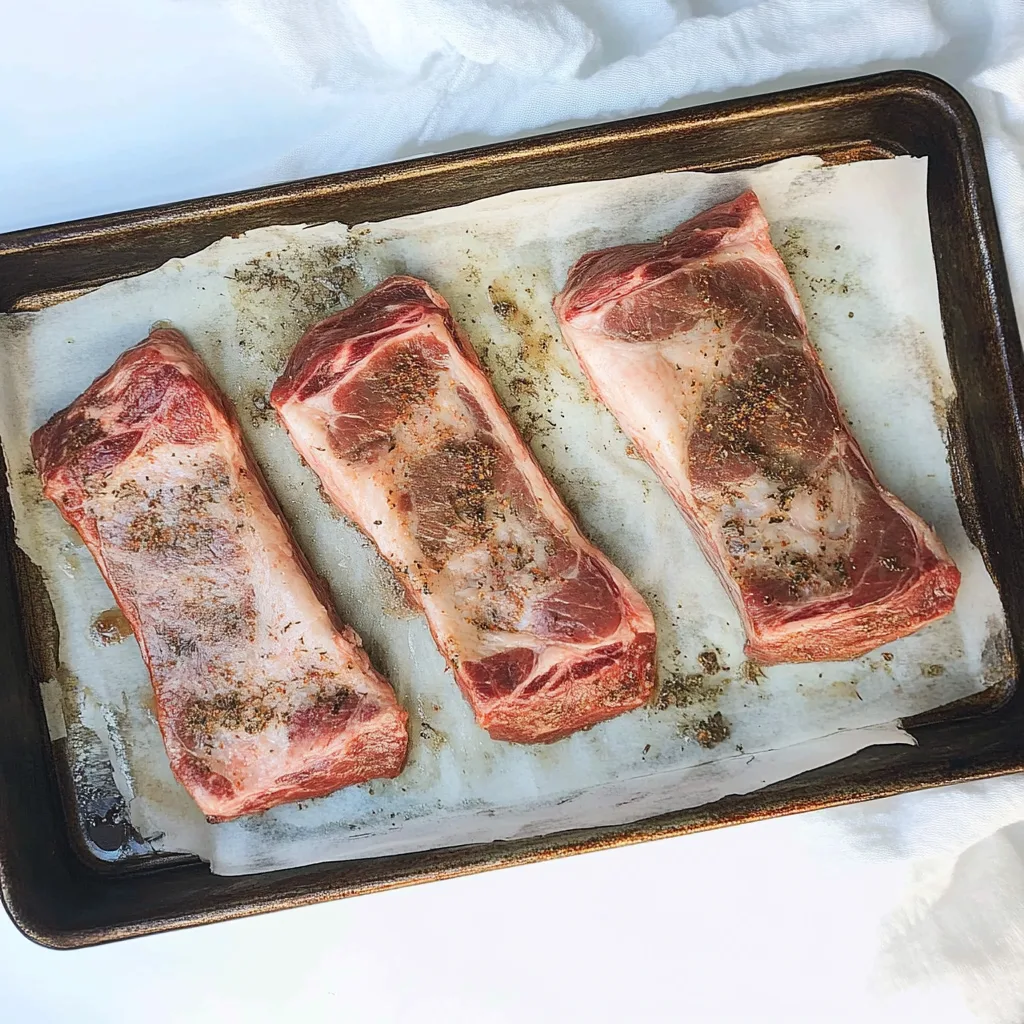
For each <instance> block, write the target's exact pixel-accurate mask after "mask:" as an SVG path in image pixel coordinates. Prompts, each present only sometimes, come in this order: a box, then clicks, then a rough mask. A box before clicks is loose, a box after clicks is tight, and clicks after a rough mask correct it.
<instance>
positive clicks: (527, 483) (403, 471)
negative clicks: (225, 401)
mask: <svg viewBox="0 0 1024 1024" xmlns="http://www.w3.org/2000/svg"><path fill="white" fill-rule="evenodd" d="M271 402H272V404H273V405H274V407H275V408H276V409H277V411H278V414H279V415H280V417H281V421H282V422H283V424H284V425H285V427H286V428H287V430H288V433H289V435H290V436H291V438H292V441H293V443H294V444H295V446H296V448H297V449H298V451H299V453H300V454H301V455H302V457H303V458H304V459H305V460H306V462H308V463H309V465H310V466H311V467H312V469H313V470H314V471H315V472H316V473H317V475H318V476H319V478H320V480H321V482H322V484H323V486H324V489H325V490H326V491H327V493H328V494H329V495H330V497H331V499H332V500H333V501H334V502H335V504H337V506H338V507H339V508H340V509H341V510H342V511H343V512H345V514H346V515H348V516H349V517H350V518H351V519H352V520H354V521H355V522H356V523H357V524H358V525H359V526H360V527H361V528H362V529H363V530H364V531H365V532H366V533H367V534H368V535H369V537H370V538H371V539H372V540H373V541H374V543H375V544H376V545H377V547H378V549H379V550H380V552H381V553H382V554H383V556H384V557H385V558H386V559H387V560H388V562H389V563H390V564H391V566H392V568H393V569H394V571H395V572H396V574H397V576H398V578H399V579H400V580H401V581H402V583H403V584H404V586H405V588H406V591H407V593H408V595H409V598H410V600H411V601H412V602H413V603H414V604H415V605H416V606H417V607H420V608H422V609H423V611H424V613H425V614H426V618H427V622H428V624H429V626H430V630H431V633H432V634H433V637H434V639H435V641H436V643H437V645H438V647H439V649H440V651H441V653H442V654H443V655H444V657H445V658H446V659H447V661H448V664H449V666H450V667H451V669H452V671H453V673H454V675H455V678H456V680H457V681H458V684H459V686H460V688H461V689H462V692H463V693H464V694H465V696H466V698H467V700H468V701H469V702H470V704H471V706H472V708H473V711H474V713H475V715H476V718H477V721H478V722H479V723H480V724H481V725H482V726H483V727H484V728H485V729H486V730H487V731H488V732H489V733H490V735H491V736H492V737H494V738H495V739H501V740H512V741H517V742H524V743H525V742H537V741H549V740H555V739H558V738H560V737H562V736H565V735H567V734H569V733H571V732H573V731H575V730H577V729H581V728H584V727H586V726H590V725H593V724H594V723H596V722H600V721H602V720H604V719H607V718H610V717H612V716H613V715H617V714H619V713H621V712H623V711H628V710H630V709H632V708H636V707H639V706H640V705H641V704H643V703H645V702H646V700H647V699H648V697H649V696H650V694H651V691H652V689H653V687H654V683H655V669H654V651H655V631H654V620H653V617H652V615H651V612H650V610H649V609H648V607H647V605H646V603H645V602H644V600H643V598H642V597H640V595H639V594H638V593H637V592H636V590H635V589H634V588H633V587H632V585H631V584H630V583H629V581H628V580H627V579H626V578H625V576H623V574H622V573H621V572H619V570H618V569H616V568H615V567H614V566H613V565H612V564H611V563H610V562H609V561H608V559H607V558H605V557H604V555H602V554H601V552H599V551H598V550H597V549H596V548H595V547H594V546H593V545H592V544H590V543H589V542H588V541H587V540H586V539H585V538H584V537H583V536H582V535H581V534H580V532H579V530H578V528H577V527H576V524H575V522H574V521H573V519H572V516H571V515H570V514H569V512H568V511H567V509H566V508H565V506H564V504H563V503H562V501H561V500H560V499H559V497H558V496H557V494H556V493H555V491H554V490H553V488H552V487H551V484H550V483H549V482H548V480H547V479H546V477H545V476H544V474H543V472H542V471H541V469H540V468H539V466H538V465H537V463H536V461H535V460H534V458H533V456H532V454H531V453H530V451H529V449H528V448H527V447H526V445H525V444H524V443H523V441H522V439H521V438H520V436H519V434H518V433H517V432H516V430H515V427H514V426H513V425H512V423H511V421H510V420H509V418H508V415H507V414H506V412H505V410H504V409H503V408H502V406H501V404H500V402H499V401H498V398H497V396H496V395H495V393H494V389H493V388H492V387H491V384H490V381H489V380H488V378H487V376H486V375H485V373H484V372H483V370H482V369H481V367H480V364H479V361H478V359H477V357H476V353H475V351H474V349H473V348H472V346H471V345H470V344H469V343H468V342H467V341H466V340H465V338H464V337H463V336H462V335H461V333H460V332H459V330H458V328H457V327H456V325H455V323H454V320H453V319H452V316H451V313H450V311H449V308H448V304H447V303H446V302H445V300H444V299H443V298H442V297H441V296H440V295H438V294H437V293H436V292H435V291H434V290H433V289H431V288H430V287H429V286H428V285H427V284H425V283H424V282H423V281H420V280H418V279H416V278H411V277H392V278H389V279H388V280H386V281H384V282H383V283H382V284H380V285H379V286H378V287H377V288H375V289H374V290H373V291H371V292H370V293H368V294H367V295H365V296H363V297H362V298H361V299H359V300H358V301H357V302H356V303H354V304H353V305H352V306H350V307H349V308H347V309H345V310H343V311H342V312H340V313H338V314H336V315H334V316H331V317H328V318H327V319H326V320H323V321H322V322H320V323H318V324H316V325H315V326H313V327H312V328H310V330H309V331H307V333H306V334H305V335H304V336H303V338H302V339H301V340H300V341H299V344H298V345H297V347H296V349H295V351H294V352H293V353H292V356H291V359H290V360H289V363H288V366H287V368H286V369H285V372H284V374H283V375H282V376H281V378H280V379H279V380H278V382H277V384H276V385H275V386H274V389H273V391H272V393H271Z"/></svg>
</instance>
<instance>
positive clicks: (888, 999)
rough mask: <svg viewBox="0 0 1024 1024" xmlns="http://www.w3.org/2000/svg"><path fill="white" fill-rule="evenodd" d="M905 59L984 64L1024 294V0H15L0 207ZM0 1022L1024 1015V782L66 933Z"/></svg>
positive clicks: (248, 178) (2, 110)
mask: <svg viewBox="0 0 1024 1024" xmlns="http://www.w3.org/2000/svg"><path fill="white" fill-rule="evenodd" d="M894 67H916V68H921V69H923V70H928V71H932V72H934V73H937V74H939V75H941V76H942V77H944V78H946V79H948V80H949V81H951V82H953V83H954V84H955V85H956V86H957V87H959V88H960V89H962V91H963V92H964V93H965V95H966V96H967V97H968V99H969V100H970V101H971V103H972V104H973V106H974V109H975V111H976V112H977V114H978V117H979V120H980V122H981V125H982V130H983V133H984V136H985V144H986V150H987V153H988V158H989V165H990V170H991V174H992V179H993V183H994V186H995V189H996V196H997V204H998V210H999V217H1000V224H1001V229H1002V235H1003V244H1004V247H1005V249H1006V252H1007V257H1008V261H1009V264H1010V270H1011V276H1012V278H1013V288H1014V293H1015V297H1016V301H1017V306H1018V309H1020V308H1024V170H1022V159H1024V0H932V2H930V3H929V2H927V0H817V2H801V0H761V2H750V0H690V2H686V0H675V2H673V0H591V2H588V0H562V2H561V3H555V2H547V0H504V2H500V0H148V2H147V3H144V4H139V3H138V2H131V0H93V2H92V3H90V4H87V5H86V4H80V3H76V2H74V0H33V2H32V3H31V4H24V3H20V4H19V3H17V2H16V0H0V139H2V140H3V144H2V146H0V231H2V230H10V229H15V228H18V227H29V226H32V225H35V224H40V223H46V222H53V221H57V220H61V219H66V218H71V217H79V216H87V215H91V214H96V213H101V212H106V211H110V210H117V209H127V208H131V207H136V206H141V205H147V204H151V203H157V202H164V201H169V200H173V199H179V198H184V197H188V196H199V195H205V194H210V193H212V192H218V191H226V190H229V189H237V188H245V187H248V186H252V185H258V184H263V183H266V182H271V181H276V180H284V179H287V178H292V177H298V176H302V175H307V174H315V173H322V172H327V171H334V170H343V169H347V168H351V167H356V166H362V165H369V164H373V163H377V162H380V161H383V160H388V159H393V158H400V157H407V156H413V155H418V154H420V153H424V152H432V151H439V150H444V149H452V148H459V147H462V146H465V145H472V144H476V143H479V142H482V141H487V140H489V139H492V138H510V137H515V136H519V135H526V134H530V133H532V132H535V131H538V130H542V129H550V128H552V127H562V126H566V125H570V124H578V123H583V122H588V121H596V120H605V119H610V118H614V117H618V116H624V115H628V114H633V113H637V112H641V111H648V110H657V109H668V108H672V107H678V106H683V105H687V104H690V103H695V102H701V101H704V100H708V99H713V98H721V97H725V96H736V95H745V94H750V93H755V92H760V91H766V90H768V89H772V88H780V87H785V86H791V85H798V84H804V83H809V82H816V81H827V80H829V79H834V78H839V77H845V76H849V75H852V74H855V73H862V72H867V71H875V70H882V69H886V68H894ZM0 992H2V993H3V1002H2V1005H0V1018H2V1019H4V1020H5V1021H6V1020H10V1021H12V1022H21V1021H56V1020H60V1019H67V1018H71V1017H73V1018H74V1019H75V1020H76V1021H78V1022H80V1024H90V1022H92V1021H104V1022H116V1021H122V1020H123V1021H128V1020H135V1019H138V1018H139V1017H144V1018H145V1019H146V1020H147V1021H149V1022H162V1021H178V1020H189V1021H193V1022H200V1021H206V1020H211V1021H213V1020H217V1021H221V1022H223V1021H233V1020H246V1021H263V1020H267V1021H277V1020H294V1019H300V1015H302V1016H303V1017H304V1019H308V1020H310V1021H317V1020H331V1021H333V1020H336V1019H344V1020H353V1021H403V1022H404V1021H408V1020H410V1019H413V1018H414V1017H416V1018H419V1019H423V1020H441V1019H445V1020H455V1021H462V1020H465V1021H473V1022H477V1021H506V1020H509V1021H511V1020H516V1019H522V1018H526V1017H529V1018H532V1019H535V1020H575V1019H582V1018H583V1017H588V1018H589V1019H591V1020H597V1021H604V1020H608V1021H620V1020H626V1019H629V1020H633V1019H639V1018H640V1017H641V1016H642V1015H646V1016H647V1017H648V1018H649V1019H652V1020H665V1019H671V1020H675V1019H677V1018H682V1017H684V1016H692V1017H695V1018H701V1017H702V1018H703V1019H705V1020H710V1021H716V1022H717V1021H734V1020H735V1021H741V1020H742V1021H752V1022H760V1021H775V1020H779V1021H788V1022H800V1021H814V1022H825V1021H828V1022H832V1021H836V1022H840V1021H851V1022H852V1021H858V1022H860V1021H863V1020H865V1019H867V1020H872V1021H890V1020H892V1021H917V1020H922V1021H923V1020H929V1021H932V1022H937V1024H946V1022H951V1024H954V1022H956V1024H958V1022H961V1021H962V1022H968V1021H972V1022H973V1021H983V1022H986V1024H988V1022H998V1024H1004V1022H1005V1024H1019V1022H1020V1021H1022V1020H1024V779H1022V778H1020V777H1011V778H1005V779H1000V780H993V781H990V782H982V783H975V784H970V785H964V786H959V787H951V788H948V789H944V790H935V791H932V792H928V793H922V794H914V795H910V796H906V797H901V798H896V799H892V800H886V801H878V802H876V803H873V804H868V805H861V806H858V807H852V808H843V809H838V810H834V811H827V812H819V813H816V814H812V815H804V816H801V817H798V818H791V819H783V820H777V821H771V822H764V823H760V824H756V825H749V826H743V827H740V828H732V829H726V830H723V831H720V832H716V833H708V834H704V835H700V836H693V837H687V838H683V839H679V840H670V841H664V842H660V843H655V844H647V845H644V846H640V847H633V848H629V849H625V850H616V851H610V852H607V853H602V854H593V855H590V856H587V857H582V858H573V859H570V860H565V861H559V862H553V863H549V864H544V865H537V866H533V867H530V868H522V869H518V870H514V871H503V872H497V873H494V874H490V875H482V876H476V877H473V878H468V879H460V880H458V881H453V882H447V883H439V884H434V885H430V886H423V887H420V888H417V889H410V890H402V891H398V892H393V893H387V894H381V895H378V896H372V897H366V898H362V899H358V900H353V901H349V902H346V903H341V904H329V905H324V906H319V907H312V908H307V909H304V910H298V911H291V912H288V913H286V914H279V915H273V916H270V917H263V918H257V919H253V920H249V921H241V922H232V923H230V924H226V925H220V926H217V927H213V928H205V929H201V930H198V931H190V932H184V933H177V934H173V935H166V936H158V937H154V938H151V939H145V940H136V941H133V942H130V943H125V944H120V945H117V946H112V947H106V948H101V949H96V950H90V951H85V952H81V953H74V954H56V953H51V952H48V951H45V950H42V949H39V948H37V947H34V946H32V945H30V944H29V943H28V942H26V941H25V940H24V939H23V938H21V937H20V936H19V935H18V934H17V932H16V931H15V930H14V928H13V926H12V925H11V924H10V923H9V922H8V921H7V920H6V919H3V920H0Z"/></svg>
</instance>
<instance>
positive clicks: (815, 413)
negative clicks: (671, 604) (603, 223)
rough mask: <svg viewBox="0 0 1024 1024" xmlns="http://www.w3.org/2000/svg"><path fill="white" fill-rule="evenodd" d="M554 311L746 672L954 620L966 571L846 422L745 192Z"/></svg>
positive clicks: (578, 288)
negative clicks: (674, 521)
mask: <svg viewBox="0 0 1024 1024" xmlns="http://www.w3.org/2000/svg"><path fill="white" fill-rule="evenodd" d="M554 307H555V312H556V315H557V317H558V320H559V324H560V326H561V329H562V332H563V335H564V337H565V339H566V341H567V342H568V344H569V345H570V347H571V348H572V349H573V351H574V353H575V354H576V357H577V359H578V360H579V363H580V366H581V367H582V369H583V371H584V373H585V375H586V376H587V378H588V380H589V382H590V384H591V386H592V387H593V390H594V391H595V392H596V393H597V395H598V396H599V397H600V398H601V400H602V401H603V402H604V403H605V404H606V405H607V406H608V408H609V409H610V410H611V411H612V413H613V414H614V415H615V417H616V418H617V419H618V421H619V424H620V426H621V427H622V428H623V430H624V431H625V432H626V433H627V434H628V435H629V437H630V438H631V440H632V441H633V443H634V444H635V445H636V447H637V448H638V449H639V451H640V452H641V453H642V454H643V456H644V458H645V459H646V460H647V462H648V463H649V464H650V465H651V466H652V467H653V469H654V470H655V471H656V472H657V474H658V475H659V477H660V478H661V480H662V482H663V483H664V485H665V487H666V488H667V489H668V491H669V493H670V494H671V495H672V497H673V499H674V500H675V502H676V504H677V505H678V506H679V508H680V510H681V511H682V513H683V515H684V516H685V517H686V519H687V521H688V522H689V524H690V526H691V528H692V530H693V532H694V535H695V536H696V538H697V540H698V542H699V543H700V545H701V548H702V549H703V551H704V554H705V555H706V557H707V559H708V561H709V562H710V563H711V565H712V566H713V567H714V569H715V570H716V572H717V574H718V576H719V578H720V579H721V580H722V582H723V584H724V585H725V587H726V588H727V590H728V591H729V593H730V595H731V597H732V599H733V601H734V602H735V604H736V607H737V608H738V610H739V612H740V615H741V617H742V620H743V624H744V627H745V630H746V634H747V653H748V654H749V656H750V657H752V658H754V659H756V660H757V661H759V662H762V663H764V664H775V663H778V662H787V661H825V660H836V661H838V660H846V659H850V658H855V657H857V656H859V655H861V654H864V653H865V652H867V651H870V650H872V649H874V648H876V647H879V646H880V645H882V644H884V643H888V642H889V641H892V640H895V639H897V638H899V637H902V636H906V635H907V634H908V633H911V632H913V631H915V630H917V629H920V628H921V627H922V626H924V625H926V624H928V623H929V622H932V621H934V620H935V619H938V618H940V617H942V616H944V615H946V614H947V613H948V612H949V611H950V610H951V609H952V607H953V602H954V599H955V597H956V593H957V588H958V586H959V583H960V573H959V571H958V569H957V567H956V566H955V565H954V564H953V562H952V560H951V559H950V558H949V556H948V555H947V553H946V551H945V548H944V547H943V545H942V542H941V541H940V540H939V538H938V536H937V535H936V534H935V532H934V531H933V530H932V529H931V528H930V527H929V526H928V525H927V524H926V523H925V522H924V521H923V520H922V519H921V518H920V517H919V516H917V515H916V514H915V513H914V512H912V511H911V510H910V509H909V508H907V506H906V505H904V504H903V503H902V502H901V501H900V500H899V499H898V498H897V497H895V496H894V495H893V494H891V493H889V492H888V491H887V490H885V489H884V488H883V487H882V486H881V485H880V484H879V482H878V480H877V478H876V477H875V474H874V472H873V471H872V469H871V467H870V465H869V464H868V462H867V460H866V459H865V457H864V454H863V453H862V451H861V449H860V447H859V446H858V444H857V442H856V440H855V439H854V437H853V435H852V434H851V433H850V430H849V428H848V427H847V425H846V424H845V422H844V421H843V417H842V414H841V412H840V410H839V406H838V403H837V401H836V397H835V394H834V392H833V391H832V388H831V386H830V385H829V382H828V380H827V378H826V377H825V373H824V370H823V368H822V366H821V362H820V360H819V358H818V356H817V353H816V352H815V350H814V348H813V346H812V345H811V342H810V339H809V338H808V334H807V324H806V321H805V319H804V314H803V310H802V308H801V305H800V300H799V297H798V296H797V294H796V291H795V289H794V287H793V283H792V281H791V280H790V277H789V274H788V273H787V271H786V267H785V265H784V264H783V262H782V260H781V259H780V258H779V255H778V253H777V252H776V251H775V248H774V247H773V245H772V242H771V238H770V236H769V233H768V223H767V220H766V219H765V217H764V214H763V212H762V211H761V207H760V204H759V203H758V200H757V197H756V195H755V194H754V193H753V192H752V191H747V192H744V193H743V194H742V195H740V196H739V197H738V198H737V199H735V200H733V201H731V202H726V203H721V204H720V205H718V206H715V207H713V208H712V209H710V210H707V211H705V212H704V213H702V214H699V215H698V216H696V217H694V218H692V219H691V220H689V221H686V222H685V223H683V224H681V225H680V226H679V227H677V228H676V229H675V230H674V231H672V232H671V233H670V234H669V235H668V236H667V237H665V238H664V239H662V240H661V241H657V242H652V243H645V244H636V245H622V246H617V247H615V248H611V249H605V250H602V251H598V252H592V253H589V254H587V255H585V256H583V257H582V258H581V259H579V260H578V261H577V262H576V263H575V265H574V266H573V267H572V268H571V270H570V271H569V275H568V279H567V281H566V285H565V288H564V289H563V291H562V292H561V293H560V294H559V295H558V296H556V298H555V301H554ZM851 315H852V314H851Z"/></svg>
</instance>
